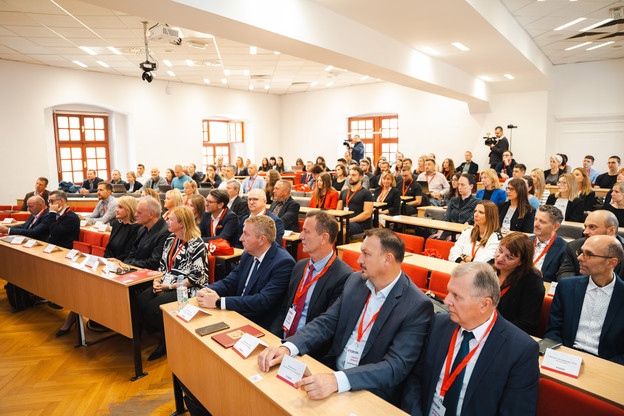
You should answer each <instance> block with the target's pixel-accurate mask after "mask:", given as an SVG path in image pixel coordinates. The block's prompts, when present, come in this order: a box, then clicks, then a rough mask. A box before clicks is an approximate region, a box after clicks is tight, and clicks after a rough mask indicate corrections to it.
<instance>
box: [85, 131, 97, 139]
mask: <svg viewBox="0 0 624 416" xmlns="http://www.w3.org/2000/svg"><path fill="white" fill-rule="evenodd" d="M94 139H95V131H94V130H85V140H88V141H92V140H94Z"/></svg>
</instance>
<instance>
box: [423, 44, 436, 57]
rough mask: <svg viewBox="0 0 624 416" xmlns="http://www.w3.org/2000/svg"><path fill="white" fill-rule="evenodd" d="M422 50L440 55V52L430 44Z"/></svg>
mask: <svg viewBox="0 0 624 416" xmlns="http://www.w3.org/2000/svg"><path fill="white" fill-rule="evenodd" d="M422 51H423V52H425V53H428V54H429V55H440V52H438V51H436V50H435V49H433V48H431V47H429V46H425V47H424V48H422Z"/></svg>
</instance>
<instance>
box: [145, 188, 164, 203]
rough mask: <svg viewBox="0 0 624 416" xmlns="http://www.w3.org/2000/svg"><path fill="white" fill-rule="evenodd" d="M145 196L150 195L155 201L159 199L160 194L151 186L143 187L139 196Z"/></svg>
mask: <svg viewBox="0 0 624 416" xmlns="http://www.w3.org/2000/svg"><path fill="white" fill-rule="evenodd" d="M146 196H151V197H152V198H156V200H157V201H160V196H159V195H158V192H156V190H154V189H152V188H145V189H143V191H142V192H141V198H143V197H146Z"/></svg>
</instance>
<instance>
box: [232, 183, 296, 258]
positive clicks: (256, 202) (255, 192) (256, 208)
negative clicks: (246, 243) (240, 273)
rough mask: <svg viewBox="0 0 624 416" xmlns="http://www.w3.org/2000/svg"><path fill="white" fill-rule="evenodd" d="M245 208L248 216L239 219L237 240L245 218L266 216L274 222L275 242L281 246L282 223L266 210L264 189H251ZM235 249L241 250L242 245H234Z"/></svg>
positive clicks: (241, 231)
mask: <svg viewBox="0 0 624 416" xmlns="http://www.w3.org/2000/svg"><path fill="white" fill-rule="evenodd" d="M247 206H248V207H249V214H247V215H245V216H243V217H242V218H241V219H240V225H239V227H238V239H239V240H240V237H241V235H243V227H244V225H245V220H246V219H247V218H249V217H255V216H258V215H266V216H267V217H270V218H272V219H273V221H275V228H276V231H277V235H276V236H275V241H276V242H277V244H279V245H280V246H281V245H282V237H283V236H284V222H283V221H282V220H281V219H280V218H279V217H278V216H277V215H275V214H273V213H272V212H271V211H269V210H268V209H266V193H265V192H264V189H252V190H251V191H250V192H249V195H248V197H247ZM236 247H238V248H243V244H242V243H241V242H240V241H239V242H238V243H237V244H236Z"/></svg>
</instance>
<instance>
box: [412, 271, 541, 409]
mask: <svg viewBox="0 0 624 416" xmlns="http://www.w3.org/2000/svg"><path fill="white" fill-rule="evenodd" d="M448 291H449V294H448V296H447V297H446V299H444V303H445V304H446V305H447V306H448V308H449V312H450V313H449V314H446V313H445V314H437V315H436V316H435V318H434V319H433V323H432V325H431V333H430V334H429V340H428V343H427V348H426V349H425V352H424V354H423V357H422V359H421V361H419V363H418V364H417V365H416V367H415V368H414V371H413V372H412V373H411V374H410V377H409V378H408V379H407V381H406V383H405V389H404V391H403V404H402V406H401V407H402V408H403V410H405V411H407V412H410V413H411V414H412V415H421V414H425V415H429V414H446V415H458V414H461V415H463V416H476V415H518V416H524V415H534V414H535V413H536V411H537V397H538V382H539V376H540V373H539V361H538V358H539V348H538V345H537V342H535V341H534V340H533V339H531V337H530V336H529V335H527V334H526V333H525V332H523V331H522V330H520V329H518V328H517V327H516V326H515V325H513V324H511V323H510V322H508V321H507V320H505V318H503V317H502V316H500V315H499V314H498V313H497V312H496V305H497V304H498V301H499V299H500V288H499V282H498V278H497V277H496V274H495V273H494V271H493V270H492V268H491V267H490V266H489V265H488V264H487V263H479V262H474V263H463V264H461V265H459V266H457V267H456V268H455V269H454V270H453V271H452V272H451V279H450V281H449V283H448ZM469 351H473V352H474V355H472V356H471V357H470V358H469V360H468V361H467V362H465V361H464V360H465V358H467V356H468V353H469ZM449 360H452V363H453V364H452V367H451V366H450V365H449ZM460 363H461V364H460ZM453 375H455V376H453Z"/></svg>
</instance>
